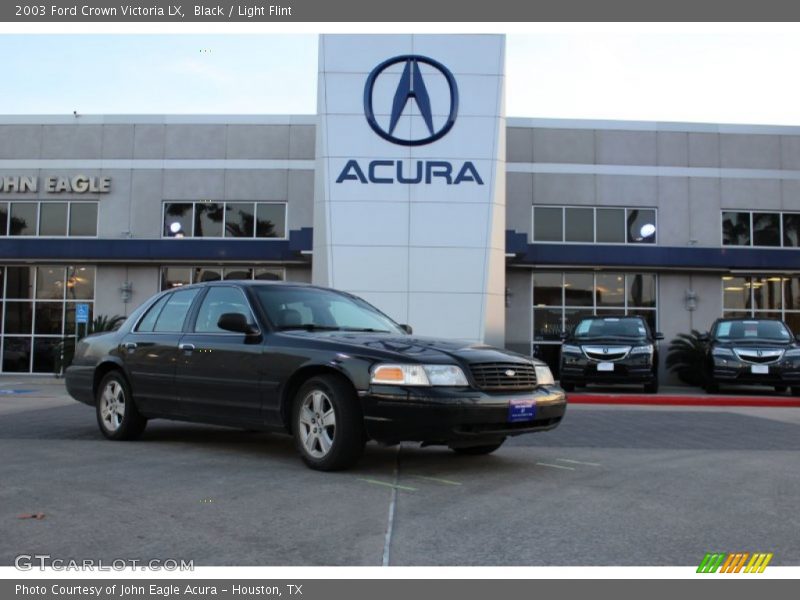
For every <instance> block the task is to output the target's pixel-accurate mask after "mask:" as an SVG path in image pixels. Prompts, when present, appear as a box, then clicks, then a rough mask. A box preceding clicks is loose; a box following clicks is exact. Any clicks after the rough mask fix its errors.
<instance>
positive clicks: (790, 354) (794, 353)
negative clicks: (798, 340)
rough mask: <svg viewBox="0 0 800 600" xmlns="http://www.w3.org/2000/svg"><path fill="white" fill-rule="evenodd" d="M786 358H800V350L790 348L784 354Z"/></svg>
mask: <svg viewBox="0 0 800 600" xmlns="http://www.w3.org/2000/svg"><path fill="white" fill-rule="evenodd" d="M783 356H784V357H786V358H800V348H790V349H789V350H787V351H786V352H784V354H783Z"/></svg>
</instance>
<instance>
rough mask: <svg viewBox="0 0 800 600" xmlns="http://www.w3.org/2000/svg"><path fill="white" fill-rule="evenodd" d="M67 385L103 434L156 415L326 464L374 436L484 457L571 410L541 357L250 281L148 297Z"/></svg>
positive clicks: (84, 358)
mask: <svg viewBox="0 0 800 600" xmlns="http://www.w3.org/2000/svg"><path fill="white" fill-rule="evenodd" d="M66 382H67V390H68V391H69V393H70V394H71V395H72V397H73V398H75V399H77V400H79V401H81V402H84V403H86V404H89V405H92V406H95V407H96V412H97V421H98V423H99V426H100V431H101V432H102V433H103V435H105V436H106V437H107V438H109V439H112V440H125V439H133V438H136V437H138V436H139V435H140V434H141V433H142V431H143V430H144V428H145V426H146V424H147V420H148V419H152V418H167V419H179V420H186V421H196V422H202V423H212V424H217V425H228V426H233V427H242V428H246V429H256V430H266V431H271V430H277V431H287V432H289V433H290V434H293V435H294V438H295V443H296V446H297V449H298V451H299V452H300V455H301V456H302V458H303V460H304V461H305V462H306V464H307V465H308V466H310V467H312V468H314V469H320V470H334V469H341V468H345V467H348V466H350V465H352V464H354V463H355V462H356V461H357V460H358V458H359V457H360V456H361V454H362V452H363V449H364V444H365V442H366V441H367V440H368V439H373V440H376V441H378V442H381V443H385V444H397V443H399V442H401V441H418V442H422V443H423V444H424V445H427V444H441V445H447V446H449V447H450V448H452V449H453V450H455V451H457V452H459V453H463V454H488V453H490V452H492V451H494V450H496V449H497V448H499V447H500V445H501V444H502V443H503V441H504V440H505V439H506V438H507V437H509V436H514V435H519V434H522V433H529V432H534V431H545V430H548V429H553V428H554V427H556V426H557V425H558V423H559V422H560V421H561V419H562V417H563V416H564V411H565V409H566V400H565V396H564V392H563V391H562V390H561V389H560V388H558V387H557V386H556V385H555V383H554V381H553V377H552V374H551V373H550V370H549V369H548V368H547V366H546V365H545V364H544V363H541V362H538V361H535V360H531V359H529V358H527V357H524V356H522V355H518V354H514V353H511V352H507V351H505V350H499V349H497V348H492V347H490V346H486V345H483V344H471V343H466V342H457V341H445V340H438V339H430V338H424V337H417V336H413V335H411V332H410V328H409V327H408V326H403V325H398V324H397V323H395V322H394V321H392V320H391V319H390V318H389V317H387V316H386V315H384V314H383V313H381V312H380V311H379V310H377V309H376V308H374V307H373V306H371V305H369V304H367V303H366V302H364V301H363V300H361V299H360V298H358V297H356V296H353V295H351V294H347V293H343V292H338V291H335V290H330V289H326V288H321V287H315V286H310V285H304V284H289V283H269V282H253V281H242V282H239V281H237V282H232V281H231V282H228V281H225V282H213V283H206V284H198V285H191V286H184V287H180V288H176V289H173V290H169V291H166V292H163V293H161V294H159V295H157V296H155V297H153V298H151V299H150V300H149V301H148V302H146V303H145V304H144V305H142V306H141V307H140V308H138V309H137V310H136V311H135V312H134V313H133V314H132V315H131V316H130V317H129V318H128V319H127V320H126V321H125V323H124V324H123V325H122V326H121V327H120V329H119V330H117V331H115V332H112V333H104V334H98V335H92V336H89V337H87V338H84V339H83V340H81V341H80V343H79V344H78V346H77V348H76V353H75V358H74V360H73V363H72V365H71V366H70V367H69V368H68V369H67V372H66Z"/></svg>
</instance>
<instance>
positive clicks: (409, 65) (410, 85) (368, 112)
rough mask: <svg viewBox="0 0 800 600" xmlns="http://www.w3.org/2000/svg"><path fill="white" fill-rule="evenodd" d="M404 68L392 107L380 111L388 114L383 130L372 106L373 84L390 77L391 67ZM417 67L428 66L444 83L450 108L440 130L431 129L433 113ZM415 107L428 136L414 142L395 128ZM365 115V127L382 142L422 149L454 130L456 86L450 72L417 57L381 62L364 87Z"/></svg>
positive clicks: (426, 89) (420, 70)
mask: <svg viewBox="0 0 800 600" xmlns="http://www.w3.org/2000/svg"><path fill="white" fill-rule="evenodd" d="M397 64H400V65H403V71H402V74H401V76H400V80H399V81H398V83H397V88H396V89H395V92H394V97H393V100H392V104H391V106H386V107H379V113H383V114H386V113H389V114H390V117H389V123H388V127H384V126H382V125H381V124H380V123H378V121H377V119H376V118H375V107H374V105H373V100H374V98H373V96H374V92H375V83H376V82H377V81H378V79H379V78H380V77H382V76H384V77H388V76H389V74H388V73H386V70H387V69H389V67H392V66H394V65H397ZM420 65H428V66H429V67H432V68H433V69H434V70H436V71H438V72H439V73H440V74H441V75H442V76H443V77H444V79H445V81H446V82H447V86H448V89H449V92H450V104H449V112H448V115H447V119H446V121H445V122H444V124H443V125H442V126H441V127H437V126H435V125H434V122H433V116H434V110H433V108H432V106H431V98H430V95H429V94H428V87H427V86H426V85H425V78H424V77H423V73H422V69H420ZM412 100H413V104H415V105H416V110H417V111H418V113H419V116H420V117H421V118H422V121H423V123H424V125H425V130H426V131H427V135H424V136H422V137H415V138H411V139H409V138H406V137H404V136H402V135H400V134H399V133H398V132H397V124H398V122H399V121H400V118H401V117H402V116H403V115H411V114H412V111H411V106H410V105H411V104H412V102H411V101H412ZM364 114H365V116H366V117H367V123H369V126H370V127H371V128H372V130H373V131H374V132H375V133H377V134H378V135H379V136H381V137H382V138H383V139H385V140H387V141H389V142H392V143H393V144H400V145H402V146H422V145H424V144H430V143H431V142H435V141H436V140H438V139H440V138H442V137H444V136H445V135H446V134H447V132H448V131H450V130H451V129H452V128H453V125H454V124H455V122H456V116H457V114H458V86H457V85H456V79H455V77H453V74H452V73H451V72H450V70H449V69H448V68H447V67H445V66H444V65H443V64H442V63H440V62H439V61H436V60H434V59H432V58H428V57H427V56H420V55H418V54H404V55H402V56H395V57H394V58H390V59H388V60H385V61H383V62H382V63H381V64H379V65H378V66H377V67H375V68H374V69H373V70H372V72H371V73H370V74H369V76H368V77H367V83H366V85H365V86H364Z"/></svg>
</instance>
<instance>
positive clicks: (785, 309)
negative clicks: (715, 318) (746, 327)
mask: <svg viewBox="0 0 800 600" xmlns="http://www.w3.org/2000/svg"><path fill="white" fill-rule="evenodd" d="M722 315H723V316H724V317H753V318H762V319H782V320H783V321H785V322H786V324H787V325H789V328H790V329H791V330H792V331H793V332H794V333H800V278H798V277H790V276H788V275H775V274H769V275H760V276H759V275H753V276H747V277H744V276H734V275H725V276H723V277H722Z"/></svg>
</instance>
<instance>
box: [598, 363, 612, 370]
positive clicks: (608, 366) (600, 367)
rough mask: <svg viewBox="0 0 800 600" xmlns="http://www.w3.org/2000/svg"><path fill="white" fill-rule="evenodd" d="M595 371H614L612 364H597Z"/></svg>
mask: <svg viewBox="0 0 800 600" xmlns="http://www.w3.org/2000/svg"><path fill="white" fill-rule="evenodd" d="M597 370H598V371H613V370H614V363H612V362H601V363H597Z"/></svg>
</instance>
